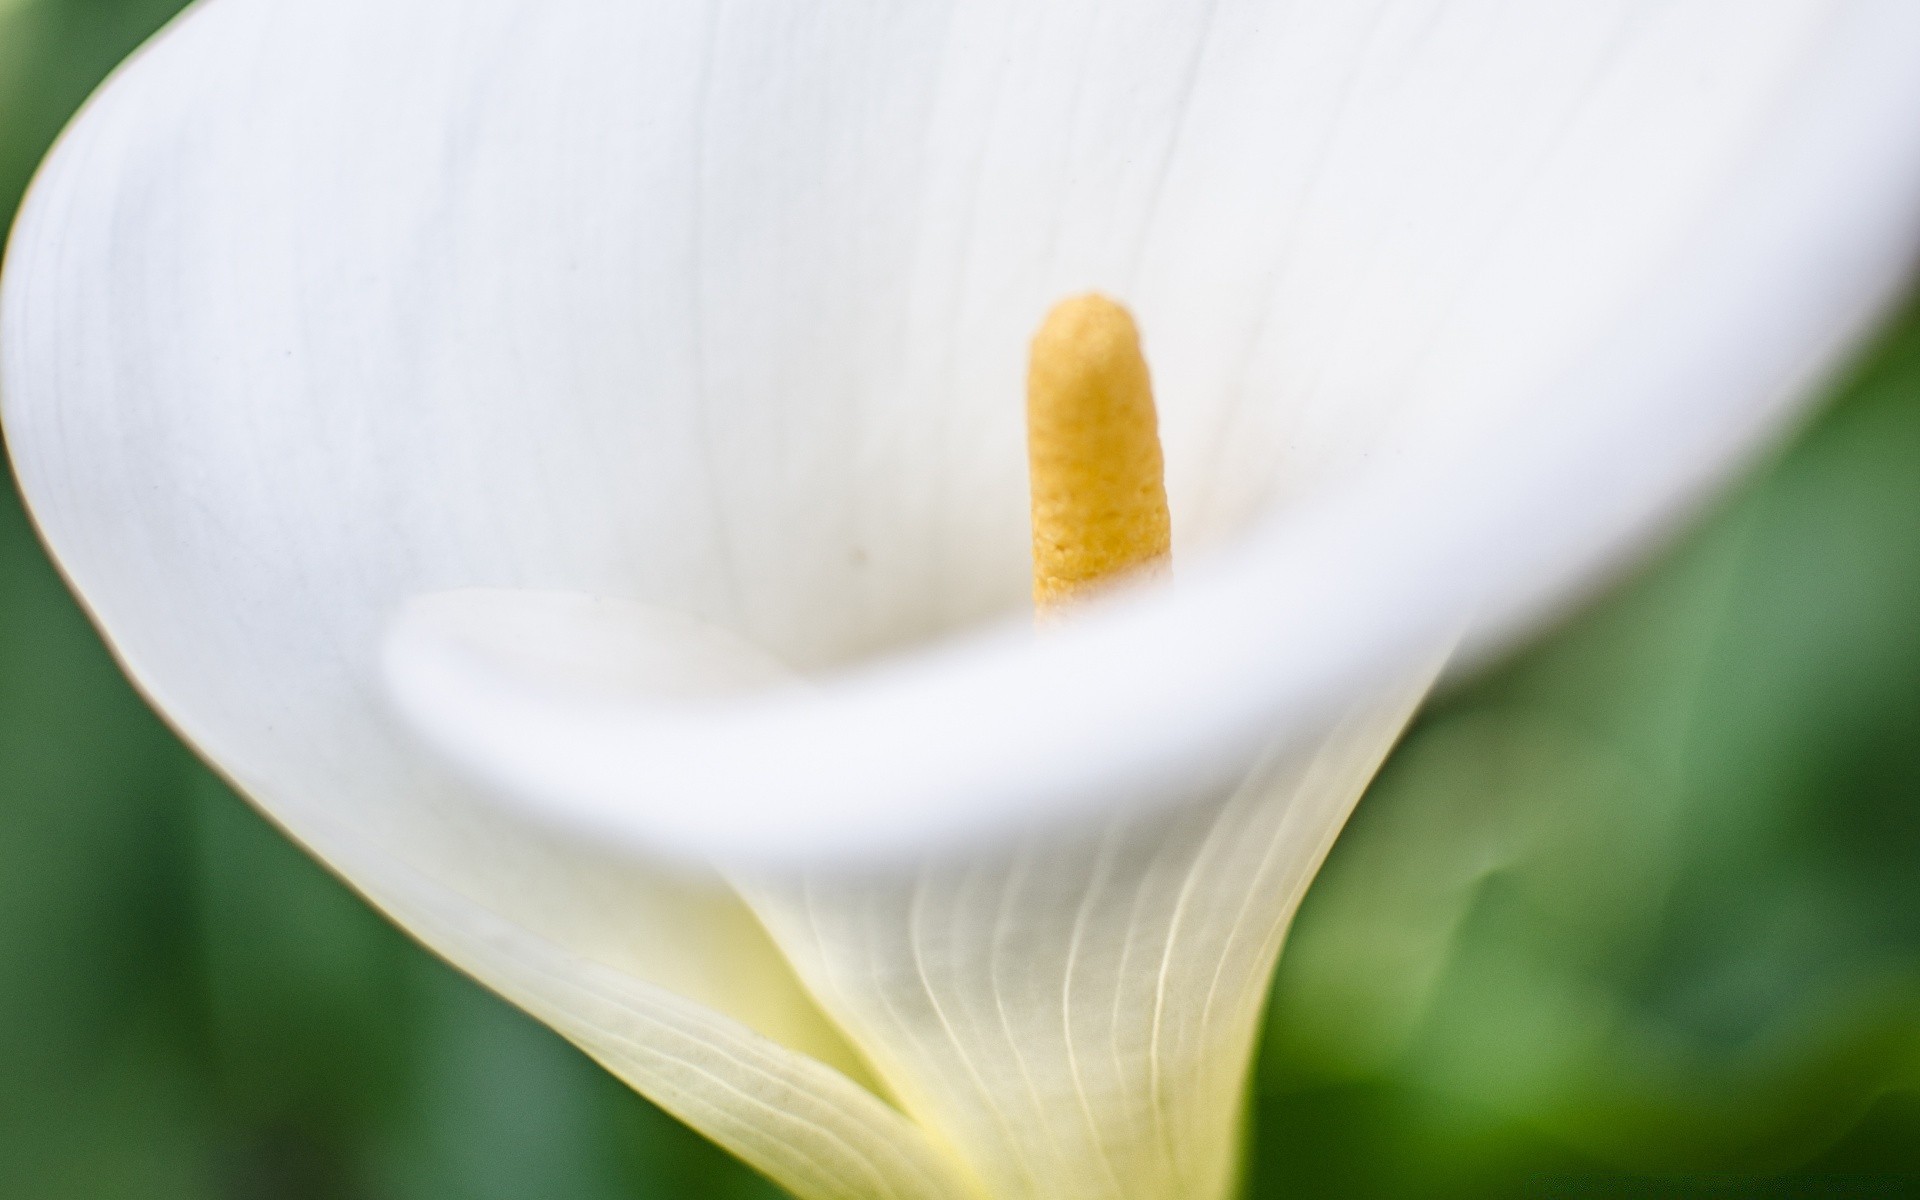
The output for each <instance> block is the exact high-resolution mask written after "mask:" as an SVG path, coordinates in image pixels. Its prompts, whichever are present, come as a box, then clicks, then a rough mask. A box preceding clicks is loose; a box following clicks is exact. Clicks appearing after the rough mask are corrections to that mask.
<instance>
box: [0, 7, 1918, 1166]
mask: <svg viewBox="0 0 1920 1200" xmlns="http://www.w3.org/2000/svg"><path fill="white" fill-rule="evenodd" d="M173 7H174V4H173V2H172V0H0V211H11V209H12V206H13V202H14V200H15V199H16V198H17V195H18V193H19V191H20V189H21V187H22V186H23V185H24V183H25V180H26V178H27V176H28V174H29V172H30V171H31V168H32V165H33V163H34V162H35V161H36V160H37V159H38V157H39V155H40V154H41V153H42V152H43V151H44V149H45V147H46V145H47V144H48V143H49V142H50V141H51V139H52V138H53V136H54V135H55V133H56V132H57V130H58V127H59V125H60V124H61V123H62V122H63V121H64V120H65V119H66V117H67V116H68V115H69V114H70V113H71V112H72V110H73V109H74V108H75V107H76V106H77V105H78V104H79V103H80V102H81V100H83V99H84V97H85V95H86V94H87V92H88V91H89V90H90V89H91V88H92V87H93V86H94V85H95V83H96V82H97V81H98V80H99V79H100V78H101V77H102V76H103V75H104V74H105V73H106V72H107V71H108V70H110V69H111V68H112V66H113V64H114V63H115V62H117V61H118V60H119V59H120V58H121V57H123V56H124V55H125V54H126V53H127V52H128V51H129V50H130V49H132V47H134V46H135V45H137V44H138V42H139V40H140V39H141V38H142V37H144V36H145V35H146V34H147V33H148V32H150V31H151V30H152V29H153V28H155V27H156V26H157V25H158V24H160V23H161V22H162V21H164V20H165V19H166V18H167V17H168V15H170V12H171V10H172V9H173ZM1258 1085H1259V1086H1258V1089H1257V1095H1256V1098H1255V1113H1254V1118H1255V1128H1256V1137H1255V1140H1254V1146H1253V1149H1252V1152H1251V1158H1250V1162H1249V1176H1250V1180H1251V1187H1252V1192H1253V1194H1254V1195H1256V1196H1262V1197H1264V1196H1312V1197H1408V1198H1413V1197H1423V1198H1424V1197H1446V1196H1458V1197H1463V1198H1464V1197H1503V1196H1514V1197H1522V1196H1539V1197H1550V1196H1581V1197H1593V1196H1608V1197H1612V1196H1646V1197H1654V1196H1660V1197H1668V1196H1701V1197H1706V1196H1716V1197H1717V1196H1724V1197H1734V1196H1742V1197H1745V1196H1783V1197H1784V1196H1904V1195H1920V312H1916V313H1910V314H1908V315H1907V316H1906V317H1904V318H1902V319H1901V320H1900V321H1899V322H1897V323H1896V325H1895V327H1894V328H1893V329H1892V330H1891V332H1890V333H1889V335H1888V336H1886V337H1885V338H1884V339H1883V341H1882V344H1881V346H1880V347H1879V348H1878V349H1877V350H1876V351H1875V352H1874V353H1873V354H1871V355H1870V356H1868V358H1867V360H1866V362H1865V364H1864V365H1863V366H1862V367H1861V368H1860V369H1859V370H1858V371H1857V372H1856V374H1855V377H1854V378H1853V379H1852V380H1851V381H1850V382H1848V383H1847V384H1846V385H1845V386H1844V387H1843V388H1841V389H1839V393H1838V397H1837V399H1836V401H1835V402H1834V403H1833V404H1831V405H1830V406H1829V408H1828V410H1827V411H1826V412H1825V414H1824V415H1823V416H1822V417H1821V418H1820V419H1819V420H1818V421H1817V422H1816V423H1815V424H1814V425H1813V426H1812V428H1811V429H1809V430H1808V431H1807V432H1806V433H1805V434H1804V435H1803V436H1802V437H1801V438H1800V439H1799V440H1798V441H1797V442H1796V443H1795V444H1794V445H1793V446H1791V447H1790V448H1789V449H1788V450H1787V451H1786V452H1784V453H1783V454H1781V455H1780V456H1778V458H1777V459H1776V461H1774V462H1773V463H1772V464H1771V465H1769V466H1768V467H1766V468H1765V469H1764V470H1762V471H1760V472H1758V473H1756V475H1755V477H1754V478H1752V479H1751V480H1750V481H1749V482H1748V483H1747V484H1746V485H1745V486H1744V487H1743V488H1742V489H1741V490H1740V492H1739V494H1738V495H1736V496H1735V497H1733V498H1732V499H1731V500H1730V501H1728V502H1726V503H1724V504H1723V505H1722V506H1721V507H1720V509H1719V510H1718V511H1717V512H1716V513H1715V514H1713V515H1712V516H1711V517H1710V518H1709V519H1707V520H1706V521H1704V522H1703V523H1701V524H1700V525H1698V526H1697V527H1696V528H1695V529H1694V530H1693V532H1691V533H1690V534H1688V535H1687V536H1686V537H1685V538H1684V539H1683V540H1682V541H1681V542H1680V544H1678V545H1677V546H1676V547H1674V548H1673V549H1672V550H1671V551H1670V552H1669V553H1667V554H1666V555H1664V556H1663V558H1662V560H1661V561H1660V562H1659V563H1657V564H1655V565H1654V566H1653V567H1651V568H1649V569H1647V570H1645V571H1643V572H1642V573H1641V574H1640V576H1639V577H1638V578H1637V579H1635V580H1632V581H1630V582H1629V583H1627V584H1626V585H1624V586H1622V587H1620V588H1619V589H1617V590H1615V591H1614V592H1613V593H1611V594H1610V595H1609V596H1607V597H1606V598H1604V599H1603V600H1601V601H1600V602H1598V603H1596V604H1595V605H1593V606H1592V607H1590V609H1589V610H1588V611H1586V612H1585V613H1583V614H1581V615H1580V616H1578V617H1577V618H1575V619H1573V620H1570V621H1569V622H1567V623H1566V624H1565V625H1563V626H1562V627H1561V628H1560V629H1558V630H1557V631H1555V632H1554V633H1552V635H1551V636H1549V637H1547V638H1545V639H1543V640H1542V641H1540V642H1539V643H1537V644H1536V645H1535V646H1534V647H1533V648H1531V649H1530V650H1528V651H1527V652H1526V653H1525V654H1523V655H1521V656H1519V657H1518V658H1516V659H1515V660H1513V661H1512V662H1510V663H1508V664H1507V665H1505V666H1504V667H1502V668H1501V669H1500V670H1498V671H1497V672H1495V673H1493V674H1492V675H1491V676H1489V677H1486V678H1483V679H1480V680H1478V681H1476V682H1474V683H1473V684H1471V685H1470V686H1468V687H1466V688H1463V689H1460V690H1457V691H1456V692H1454V693H1453V694H1451V695H1449V696H1447V697H1445V698H1443V699H1442V700H1441V702H1440V703H1438V704H1437V705H1435V706H1434V707H1433V708H1432V709H1431V710H1430V711H1429V713H1428V714H1427V715H1426V716H1425V717H1424V718H1423V719H1422V720H1421V722H1420V723H1419V726H1418V727H1417V729H1416V730H1415V732H1414V733H1413V735H1412V736H1411V737H1410V738H1409V740H1408V741H1407V743H1406V744H1405V746H1404V747H1403V748H1402V750H1401V751H1400V752H1399V753H1398V754H1397V755H1396V756H1395V758H1394V760H1393V761H1392V762H1391V763H1390V764H1389V767H1388V769H1387V771H1386V772H1385V774H1384V775H1383V776H1382V778H1381V780H1380V782H1379V784H1378V786H1377V787H1376V788H1375V789H1374V792H1373V794H1371V795H1370V796H1369V797H1368V799H1367V800H1366V802H1365V803H1364V804H1363V806H1362V808H1361V811H1360V814H1359V815H1358V817H1357V818H1356V819H1355V821H1354V824H1353V826H1352V828H1351V829H1350V830H1349V833H1348V836H1347V837H1346V838H1344V839H1343V840H1342V841H1341V843H1340V845H1339V846H1338V848H1337V849H1336V851H1335V853H1334V856H1333V859H1332V861H1331V862H1330V864H1329V866H1328V869H1327V872H1326V874H1325V875H1324V876H1323V878H1322V880H1321V882H1320V884H1319V885H1318V886H1317V887H1316V888H1315V890H1314V892H1313V893H1312V895H1311V896H1310V897H1309V899H1308V902H1307V905H1306V908H1305V910H1304V912H1303V913H1302V916H1301V920H1300V923H1299V926H1298V929H1297V932H1296V935H1295V938H1294V942H1293V944H1292V946H1291V948H1290V949H1289V951H1288V954H1287V957H1286V959H1285V961H1284V963H1283V965H1282V968H1281V977H1280V983H1279V986H1278V989H1277V995H1276V1000H1275V1005H1274V1021H1273V1026H1272V1032H1271V1036H1270V1037H1269V1044H1268V1046H1267V1047H1266V1050H1265V1054H1264V1057H1263V1060H1262V1063H1261V1067H1260V1073H1259V1076H1258ZM772 1195H774V1193H773V1191H772V1189H771V1188H769V1187H768V1186H767V1185H765V1184H764V1183H762V1182H760V1181H758V1180H757V1179H755V1178H754V1177H753V1176H751V1175H750V1174H749V1173H748V1172H746V1171H745V1170H743V1169H742V1168H740V1167H738V1166H737V1165H735V1164H733V1163H732V1162H731V1161H729V1160H728V1159H727V1158H726V1157H725V1156H723V1155H721V1154H720V1153H719V1152H717V1151H715V1150H713V1149H711V1148H710V1147H708V1146H706V1145H705V1144H704V1143H703V1142H701V1141H700V1140H699V1139H698V1138H696V1137H694V1136H692V1135H691V1134H689V1133H687V1132H686V1131H684V1130H683V1129H681V1128H680V1127H679V1126H677V1125H676V1124H674V1123H673V1122H672V1121H670V1120H668V1119H667V1118H665V1117H663V1116H662V1115H660V1114H659V1113H658V1112H656V1111H655V1110H654V1109H652V1108H651V1107H650V1106H649V1105H647V1104H646V1103H645V1102H644V1101H641V1100H639V1099H637V1098H636V1097H634V1096H632V1095H631V1094H630V1093H628V1092H626V1091H625V1090H624V1089H623V1088H621V1087H620V1086H619V1085H617V1084H615V1083H614V1082H612V1081H611V1080H610V1079H608V1078H607V1077H605V1076H604V1075H602V1074H601V1073H600V1072H599V1071H598V1070H597V1068H594V1067H593V1066H591V1065H590V1064H588V1063H587V1062H586V1061H585V1060H584V1059H582V1058H581V1057H580V1056H579V1055H577V1054H576V1053H574V1052H573V1051H572V1050H570V1049H569V1048H567V1047H566V1046H565V1045H564V1044H562V1043H561V1042H559V1041H558V1039H556V1038H554V1037H553V1036H552V1035H550V1034H548V1033H547V1032H545V1031H544V1030H543V1029H541V1028H539V1027H538V1026H536V1025H534V1024H533V1023H532V1022H530V1021H528V1020H526V1019H525V1018H523V1017H521V1016H519V1015H518V1014H517V1013H515V1012H513V1011H512V1010H510V1009H508V1008H507V1007H506V1006H504V1005H503V1004H501V1003H500V1002H498V1001H496V1000H494V999H493V998H492V997H490V996H488V995H487V994H485V993H484V992H482V991H480V990H479V989H477V988H476V987H474V986H472V985H471V984H469V983H468V982H466V981H465V980H464V979H462V978H460V977H458V976H456V975H455V974H454V973H453V972H451V971H450V970H448V969H446V968H444V967H443V966H441V965H440V964H438V963H437V962H436V961H434V960H432V959H431V958H429V957H428V956H427V955H425V954H424V953H422V952H421V951H419V950H418V949H417V948H415V947H414V946H413V945H412V944H411V943H410V942H408V941H407V940H406V939H405V938H404V937H402V936H401V935H400V934H398V933H396V932H395V931H393V930H392V929H390V928H389V927H388V926H387V925H385V924H384V923H383V922H382V921H380V920H379V919H378V918H376V917H374V916H373V915H372V914H371V913H370V912H369V911H368V910H367V909H366V908H365V907H364V906H362V905H361V904H360V903H359V902H358V901H357V900H355V899H354V898H353V897H352V896H350V895H349V894H348V893H347V892H346V891H345V889H343V888H342V887H341V886H339V885H338V884H337V883H336V882H335V881H333V880H332V879H331V878H330V877H329V876H328V875H326V874H325V872H323V871H322V870H321V869H320V868H318V867H317V866H315V865H313V864H312V863H310V862H309V861H308V860H306V859H305V858H304V857H303V856H302V855H301V854H300V853H299V852H297V851H296V850H294V849H293V848H292V847H291V846H290V845H288V844H287V843H286V842H285V841H284V840H283V839H281V838H280V837H279V836H278V835H277V834H276V833H275V832H273V830H272V829H271V828H270V827H269V826H268V825H267V824H266V823H265V822H264V821H262V820H261V819H260V818H259V817H257V816H256V815H255V814H254V813H253V812H252V811H251V810H250V809H248V808H247V807H246V806H245V805H244V804H242V803H241V802H240V801H239V800H237V799H236V798H234V797H233V796H232V795H231V794H230V793H229V792H228V791H227V790H226V789H225V788H224V787H223V786H222V785H221V784H220V783H218V782H217V781H216V780H215V779H214V778H213V777H212V776H211V775H210V774H209V773H208V772H207V771H206V770H205V769H204V768H203V767H201V766H200V765H199V764H197V763H196V762H195V761H194V760H193V759H192V758H191V756H190V755H188V754H187V753H186V752H185V751H184V750H182V749H181V747H180V746H179V745H178V744H177V743H176V742H175V741H174V740H173V738H172V737H171V736H170V735H169V734H168V733H167V731H166V730H165V728H164V727H163V726H162V725H161V724H160V722H159V721H158V720H157V719H156V718H155V717H154V716H153V715H151V714H150V713H149V712H148V711H147V710H146V708H145V707H144V706H143V705H142V704H141V702H140V701H139V699H138V698H137V697H135V696H134V695H133V693H132V692H131V690H130V689H129V688H128V686H127V685H126V684H125V683H124V682H123V681H122V679H121V677H120V676H119V674H118V672H117V671H116V670H115V668H114V666H113V664H112V662H111V661H110V660H109V658H108V657H107V655H106V653H105V651H104V650H103V649H102V647H101V645H100V643H99V641H98V640H97V638H96V637H95V636H94V635H93V633H92V632H91V631H90V629H89V628H88V626H87V624H86V621H85V619H84V618H83V617H82V616H81V614H80V613H79V611H78V609H77V608H76V607H75V605H74V604H73V602H72V601H71V599H70V598H69V597H68V596H67V594H66V592H65V590H64V588H63V587H62V586H61V584H60V582H59V580H58V578H57V577H56V575H55V574H54V572H53V570H52V568H51V567H50V566H49V564H48V563H47V561H46V560H45V558H44V556H43V555H42V553H41V551H40V549H39V547H38V545H37V543H36V542H35V540H34V537H33V534H32V531H31V529H30V527H29V526H28V523H27V521H26V519H25V517H24V515H23V513H22V512H21V510H20V507H19V504H18V502H17V500H15V499H14V496H13V493H12V492H11V490H10V489H9V490H8V491H7V493H6V495H5V497H4V499H0V1197H5V1198H8V1200H11V1198H13V1197H19V1198H21V1200H29V1198H31V1200H59V1198H66V1197H73V1198H84V1200H95V1198H102V1200H103V1198H108V1197H140V1198H142V1200H169V1198H173V1197H179V1198H182V1200H185V1198H205V1200H252V1198H255V1197H258V1198H261V1200H267V1198H273V1200H301V1198H306V1197H312V1198H314V1200H320V1198H341V1200H349V1198H366V1200H407V1198H412V1197H419V1198H422V1200H424V1198H427V1197H471V1198H474V1200H492V1198H496V1197H497V1198H499V1200H508V1198H519V1197H530V1196H539V1197H543V1198H549V1200H614V1198H622V1197H645V1196H662V1197H668V1196H670V1197H689V1198H690V1197H715V1198H720V1197H728V1198H744V1197H762V1198H765V1197H770V1196H772Z"/></svg>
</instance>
